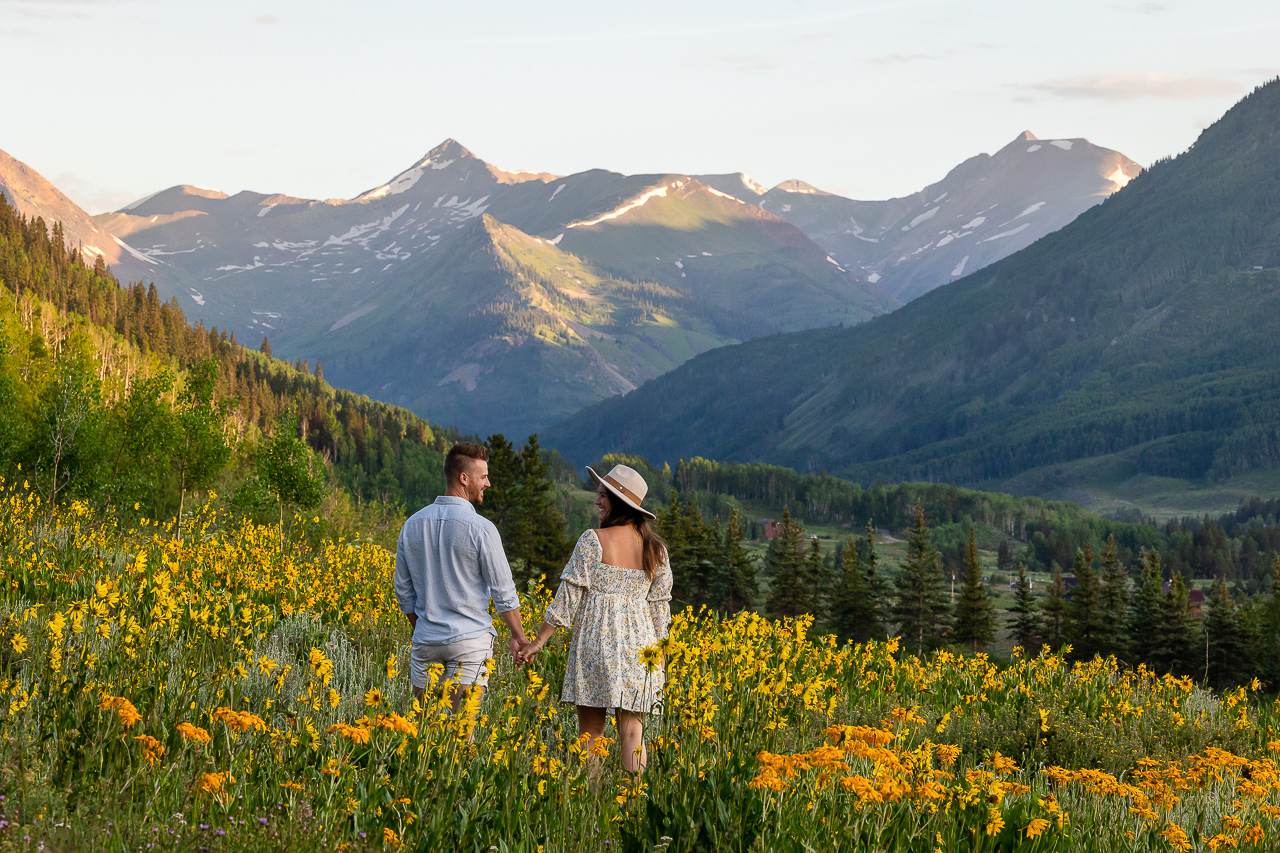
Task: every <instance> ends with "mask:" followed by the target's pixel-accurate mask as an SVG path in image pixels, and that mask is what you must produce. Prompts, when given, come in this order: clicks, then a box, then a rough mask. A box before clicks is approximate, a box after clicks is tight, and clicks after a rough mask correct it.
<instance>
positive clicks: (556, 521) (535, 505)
mask: <svg viewBox="0 0 1280 853" xmlns="http://www.w3.org/2000/svg"><path fill="white" fill-rule="evenodd" d="M551 488H552V485H551V477H550V475H549V474H548V471H547V463H546V460H545V459H544V458H543V452H542V447H541V445H539V444H538V436H537V435H531V436H529V440H528V442H526V443H525V445H524V447H522V448H520V479H519V481H518V483H517V486H516V489H515V500H516V504H517V507H518V510H519V512H518V521H517V523H516V525H515V528H516V530H515V536H514V537H513V539H514V541H513V542H512V543H509V544H508V543H507V542H506V541H505V540H504V545H505V546H506V548H507V553H508V554H509V555H514V556H515V557H516V558H518V559H519V560H521V561H522V562H523V563H524V565H525V566H526V567H527V568H526V573H527V578H525V580H528V579H532V578H537V577H539V576H545V577H546V578H547V583H548V584H552V585H554V584H555V583H556V582H557V581H558V579H559V577H560V570H561V569H563V568H564V563H565V560H566V559H568V556H569V550H570V544H569V543H568V542H566V541H565V538H564V517H563V516H562V515H561V514H560V510H559V508H558V507H557V506H556V501H555V498H554V496H553V495H552V493H551ZM513 546H514V547H513Z"/></svg>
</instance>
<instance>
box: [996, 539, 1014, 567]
mask: <svg viewBox="0 0 1280 853" xmlns="http://www.w3.org/2000/svg"><path fill="white" fill-rule="evenodd" d="M996 569H997V570H999V571H1001V572H1009V571H1010V570H1012V569H1013V549H1012V548H1010V547H1009V543H1008V542H1007V541H1005V540H1003V539H1002V540H1000V544H999V545H998V546H996Z"/></svg>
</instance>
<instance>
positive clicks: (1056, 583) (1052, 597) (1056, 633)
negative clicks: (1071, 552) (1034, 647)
mask: <svg viewBox="0 0 1280 853" xmlns="http://www.w3.org/2000/svg"><path fill="white" fill-rule="evenodd" d="M1040 609H1041V612H1042V613H1043V614H1044V619H1043V624H1044V641H1045V642H1046V643H1048V644H1049V648H1051V649H1053V650H1054V651H1057V650H1058V649H1060V648H1062V644H1063V643H1065V642H1066V628H1067V589H1066V586H1065V585H1064V584H1063V583H1062V567H1061V566H1059V565H1058V564H1057V562H1056V561H1055V562H1054V564H1053V580H1052V582H1050V584H1049V592H1048V594H1047V595H1046V596H1045V599H1044V604H1042V605H1041V607H1040Z"/></svg>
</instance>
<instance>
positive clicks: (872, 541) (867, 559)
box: [858, 521, 890, 640]
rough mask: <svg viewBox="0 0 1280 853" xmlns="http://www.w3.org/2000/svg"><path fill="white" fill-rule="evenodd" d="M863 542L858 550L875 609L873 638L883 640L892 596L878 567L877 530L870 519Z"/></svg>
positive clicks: (885, 635)
mask: <svg viewBox="0 0 1280 853" xmlns="http://www.w3.org/2000/svg"><path fill="white" fill-rule="evenodd" d="M863 542H864V545H863V548H862V549H860V550H859V551H858V558H859V559H860V560H861V562H862V574H863V577H865V578H866V580H867V590H868V594H869V595H870V596H871V606H872V607H873V608H874V611H875V625H876V633H875V635H874V636H873V637H872V639H878V640H883V639H885V638H886V637H887V636H888V635H889V632H888V631H887V630H886V627H885V623H886V621H887V620H886V613H887V612H888V609H889V603H890V601H889V599H890V596H889V588H888V584H887V582H886V579H885V577H884V576H883V575H881V574H880V570H879V569H878V568H877V565H878V563H879V557H877V556H876V530H875V528H874V527H873V526H872V525H871V522H870V521H868V522H867V529H866V531H865V538H864V540H863Z"/></svg>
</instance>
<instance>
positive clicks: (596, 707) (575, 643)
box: [395, 444, 671, 773]
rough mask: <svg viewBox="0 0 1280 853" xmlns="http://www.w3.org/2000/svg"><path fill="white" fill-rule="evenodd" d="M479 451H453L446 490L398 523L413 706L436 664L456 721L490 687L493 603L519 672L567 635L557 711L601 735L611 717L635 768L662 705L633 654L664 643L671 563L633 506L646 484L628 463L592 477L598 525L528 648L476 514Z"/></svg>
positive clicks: (482, 457) (484, 469)
mask: <svg viewBox="0 0 1280 853" xmlns="http://www.w3.org/2000/svg"><path fill="white" fill-rule="evenodd" d="M488 457H489V450H488V448H487V447H484V446H482V445H476V444H456V445H454V446H453V448H452V449H450V451H449V453H448V455H447V456H446V457H445V465H444V471H445V482H446V492H445V494H444V495H441V496H440V497H438V498H436V500H435V503H433V504H430V505H429V506H427V507H424V508H423V509H421V510H419V511H418V512H417V513H416V514H415V515H414V516H413V517H412V518H410V519H409V520H408V521H407V522H405V525H404V528H403V529H402V530H401V531H400V541H399V544H398V546H397V548H396V574H395V592H396V598H397V600H398V601H399V604H400V610H401V612H403V613H404V614H405V616H406V617H407V618H408V620H409V624H410V626H412V629H413V654H412V655H411V657H410V666H409V678H410V681H411V682H412V684H413V693H414V696H415V697H417V698H419V699H421V698H422V696H423V694H424V692H425V690H426V686H427V670H428V669H429V668H430V667H431V665H432V664H435V663H440V664H443V665H444V680H451V681H452V682H453V685H454V694H453V708H454V711H455V712H457V710H458V709H459V707H460V706H461V704H462V700H463V696H464V693H465V691H466V690H467V689H471V690H473V691H483V690H484V688H485V686H486V685H487V684H488V672H487V663H486V662H487V661H488V660H489V659H490V658H492V657H493V639H494V637H495V636H496V635H497V634H496V632H495V631H494V629H493V622H492V619H491V618H490V616H489V601H490V599H492V601H493V604H494V608H495V609H496V610H497V611H498V616H499V617H500V618H501V619H502V621H503V622H505V623H506V625H507V627H508V628H509V629H510V630H511V637H512V640H511V654H512V655H513V656H514V657H515V659H516V662H517V664H520V665H523V664H525V663H528V662H529V661H531V660H533V659H534V657H536V656H537V654H538V653H539V652H540V651H542V649H543V647H544V646H545V645H546V643H547V641H548V640H549V639H550V638H551V635H552V634H554V633H555V632H556V629H557V628H571V629H572V630H573V636H572V638H571V640H570V642H569V656H568V660H567V661H566V664H565V673H564V689H563V691H562V692H561V694H560V699H561V701H562V702H568V703H571V704H573V705H575V706H576V707H577V710H578V730H579V731H580V732H582V733H587V734H590V735H591V738H592V740H593V741H594V740H595V739H596V738H600V737H603V736H604V728H605V723H606V721H607V719H608V712H609V709H613V710H614V711H615V712H616V715H617V724H618V740H619V747H620V751H621V754H622V766H623V767H624V768H625V769H627V770H628V771H631V772H633V773H637V772H639V771H640V770H642V769H644V766H645V763H646V754H645V749H644V715H645V714H647V713H650V712H651V711H653V710H654V707H655V706H656V705H658V704H659V703H660V702H661V697H662V687H663V683H664V677H663V667H662V666H661V665H660V666H659V667H658V668H657V669H656V670H654V671H653V672H649V671H648V669H647V668H646V667H645V665H644V664H643V663H641V661H640V650H641V649H644V648H647V647H649V646H653V645H656V644H657V643H658V641H659V640H661V639H663V638H664V637H666V635H667V626H668V623H669V622H670V621H671V605H670V601H671V565H670V562H669V561H668V559H667V550H666V547H665V545H664V544H663V542H662V539H661V538H660V537H659V536H658V534H657V533H656V532H654V530H653V529H652V527H651V525H650V523H649V522H650V520H651V519H652V518H653V517H654V515H653V513H651V512H649V511H648V510H646V509H644V508H643V507H641V503H642V502H643V500H644V496H645V494H646V493H647V492H648V485H647V484H646V483H645V481H644V478H643V477H641V476H640V474H638V473H637V472H636V471H635V470H634V469H632V468H629V467H627V466H626V465H618V466H616V467H615V468H614V469H613V470H612V471H610V472H609V473H608V474H606V475H605V476H603V477H601V476H600V475H599V474H597V473H596V472H595V471H593V470H592V469H591V468H587V470H588V471H590V472H591V476H592V477H594V478H595V480H596V482H597V483H598V484H599V489H598V492H597V494H596V507H597V508H598V509H599V510H600V526H599V527H598V528H596V529H594V530H588V531H587V532H586V533H583V534H582V536H581V537H580V538H579V539H578V544H577V546H576V547H575V548H574V549H573V555H572V556H571V557H570V558H569V563H568V565H566V566H565V568H564V572H563V573H562V574H561V576H560V587H559V589H558V590H557V591H556V596H555V599H554V600H553V601H552V602H551V605H550V606H549V607H547V611H546V614H545V615H544V616H543V622H542V625H541V627H539V628H538V631H537V633H536V634H535V635H534V637H533V638H532V639H529V638H528V637H526V636H525V632H524V625H523V624H522V622H521V619H520V599H519V597H518V595H517V594H516V588H515V584H514V583H513V581H512V579H511V567H510V566H509V565H508V563H507V558H506V554H505V553H504V552H503V549H502V541H501V539H500V538H499V536H498V529H497V528H496V527H494V525H493V523H492V522H491V521H489V520H488V519H487V518H485V517H483V516H482V515H480V514H479V513H477V512H476V510H475V504H479V503H481V502H482V501H483V500H484V490H485V489H487V488H488V487H489V464H488Z"/></svg>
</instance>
